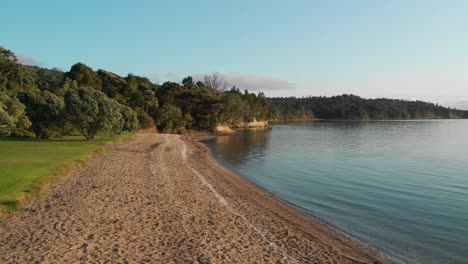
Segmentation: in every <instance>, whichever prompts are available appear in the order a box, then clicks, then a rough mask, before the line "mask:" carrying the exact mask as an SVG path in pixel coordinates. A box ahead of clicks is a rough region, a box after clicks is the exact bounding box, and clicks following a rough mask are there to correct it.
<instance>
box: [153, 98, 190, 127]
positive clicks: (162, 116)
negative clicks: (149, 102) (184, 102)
mask: <svg viewBox="0 0 468 264" xmlns="http://www.w3.org/2000/svg"><path fill="white" fill-rule="evenodd" d="M156 124H157V127H158V129H159V130H161V131H163V132H167V131H173V130H175V129H177V128H180V127H184V126H185V121H184V120H183V118H182V111H181V110H180V108H178V107H177V106H175V105H171V104H165V105H164V106H163V107H161V108H160V109H159V111H158V116H157V122H156Z"/></svg>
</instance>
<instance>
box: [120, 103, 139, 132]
mask: <svg viewBox="0 0 468 264" xmlns="http://www.w3.org/2000/svg"><path fill="white" fill-rule="evenodd" d="M119 106H120V114H121V115H122V118H123V121H124V123H123V127H122V129H123V130H125V131H134V130H135V129H137V128H138V117H137V113H136V112H135V111H133V110H132V109H131V108H130V107H128V106H124V105H119Z"/></svg>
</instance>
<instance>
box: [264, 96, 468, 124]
mask: <svg viewBox="0 0 468 264" xmlns="http://www.w3.org/2000/svg"><path fill="white" fill-rule="evenodd" d="M268 105H269V113H270V115H269V118H270V120H301V119H311V118H319V119H346V120H368V119H430V118H434V119H438V118H468V111H462V110H456V109H450V108H446V107H443V106H440V105H437V104H433V103H427V102H422V101H407V100H395V99H384V98H381V99H364V98H361V97H359V96H355V95H347V94H344V95H340V96H332V97H323V96H320V97H305V98H295V97H286V98H269V99H268Z"/></svg>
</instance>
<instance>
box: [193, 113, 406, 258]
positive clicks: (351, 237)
mask: <svg viewBox="0 0 468 264" xmlns="http://www.w3.org/2000/svg"><path fill="white" fill-rule="evenodd" d="M316 121H318V120H316ZM293 122H294V121H293ZM217 136H219V135H211V136H206V137H190V136H189V138H190V139H191V140H193V141H194V143H195V144H201V145H202V146H203V147H204V148H206V149H207V151H208V152H209V153H210V154H209V159H211V162H213V163H215V164H216V165H217V166H218V167H220V168H223V169H225V170H228V171H230V172H231V173H232V174H234V175H236V176H238V177H240V178H242V179H243V180H245V181H246V182H247V183H248V184H251V185H253V186H254V187H255V188H258V189H259V190H260V191H263V192H266V193H267V194H268V195H271V196H273V199H276V200H278V201H280V202H282V203H284V204H286V206H288V207H290V208H291V209H293V210H297V211H298V212H299V213H300V214H304V215H305V217H309V218H311V219H312V220H313V221H316V222H318V223H319V224H320V225H323V226H324V227H325V228H328V229H330V230H332V232H336V233H337V235H339V236H344V237H346V238H347V239H349V240H350V241H351V242H352V243H356V244H358V245H359V246H360V247H363V248H366V249H368V250H370V251H371V252H373V254H376V255H378V256H379V257H381V258H382V259H383V260H385V261H387V262H389V263H393V264H403V263H405V262H404V260H401V259H399V258H398V257H396V256H392V255H391V254H390V253H387V252H385V251H384V250H380V249H378V248H375V247H374V246H372V245H370V244H368V243H367V242H366V241H364V240H363V239H360V238H359V237H356V236H354V235H352V234H350V233H348V232H346V231H345V230H342V229H340V228H339V227H337V226H334V225H333V224H331V223H329V222H327V221H325V220H323V219H320V218H319V217H317V216H315V215H313V214H312V213H310V212H308V210H307V209H305V208H302V207H300V206H298V205H296V204H294V203H291V202H288V201H286V200H283V199H281V198H279V197H278V196H276V195H275V194H274V193H273V192H271V191H269V190H268V189H266V188H264V187H262V186H260V185H257V184H256V183H254V182H252V181H250V180H248V179H247V178H246V177H244V176H242V175H240V174H237V173H236V172H234V171H232V170H230V169H229V168H227V167H225V166H224V165H223V164H222V163H221V162H219V161H218V160H217V159H216V158H214V157H213V155H212V154H211V149H210V148H209V147H208V146H206V145H205V144H203V141H205V140H209V139H212V138H215V137H217ZM221 136H223V135H221Z"/></svg>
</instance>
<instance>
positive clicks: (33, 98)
mask: <svg viewBox="0 0 468 264" xmlns="http://www.w3.org/2000/svg"><path fill="white" fill-rule="evenodd" d="M19 98H20V101H21V102H22V103H23V104H24V105H25V106H26V115H27V116H28V118H29V120H31V122H32V125H31V129H32V131H33V132H34V134H35V135H36V137H37V138H48V137H49V132H50V131H49V130H50V128H51V127H53V126H56V125H57V124H58V121H59V117H60V112H61V111H62V109H63V107H64V103H63V99H62V98H60V97H58V96H56V95H55V94H53V93H51V92H49V91H39V92H31V91H27V92H21V93H20V94H19Z"/></svg>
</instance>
